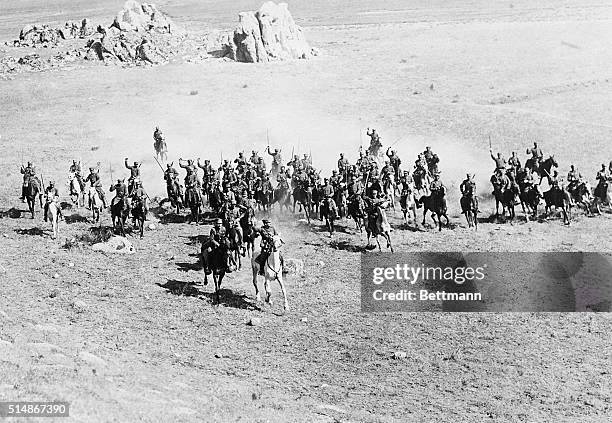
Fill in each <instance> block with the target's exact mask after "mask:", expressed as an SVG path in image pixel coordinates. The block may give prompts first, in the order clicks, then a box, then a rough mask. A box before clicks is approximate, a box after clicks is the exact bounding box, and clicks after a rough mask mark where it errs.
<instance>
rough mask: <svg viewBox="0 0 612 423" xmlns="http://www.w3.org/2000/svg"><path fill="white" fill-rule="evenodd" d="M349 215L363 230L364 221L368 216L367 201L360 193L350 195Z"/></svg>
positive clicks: (360, 230) (358, 227)
mask: <svg viewBox="0 0 612 423" xmlns="http://www.w3.org/2000/svg"><path fill="white" fill-rule="evenodd" d="M347 213H348V216H349V217H350V218H351V219H353V220H354V221H355V226H356V227H357V229H359V232H360V233H361V232H362V229H361V228H362V227H363V222H364V220H365V218H366V212H365V201H363V197H362V196H361V195H359V194H353V195H351V196H350V197H349V200H348V204H347Z"/></svg>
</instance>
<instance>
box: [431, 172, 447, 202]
mask: <svg viewBox="0 0 612 423" xmlns="http://www.w3.org/2000/svg"><path fill="white" fill-rule="evenodd" d="M429 191H430V192H431V195H439V196H441V197H442V196H444V194H445V193H446V187H445V186H444V184H443V183H442V181H441V180H440V172H436V173H434V175H433V181H431V184H429Z"/></svg>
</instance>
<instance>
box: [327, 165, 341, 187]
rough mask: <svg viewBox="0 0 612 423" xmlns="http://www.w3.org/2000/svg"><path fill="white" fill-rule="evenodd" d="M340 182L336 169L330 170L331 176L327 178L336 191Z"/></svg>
mask: <svg viewBox="0 0 612 423" xmlns="http://www.w3.org/2000/svg"><path fill="white" fill-rule="evenodd" d="M340 182H342V176H340V175H338V171H337V170H336V169H334V170H332V174H331V176H330V177H329V183H330V185H331V186H332V187H333V188H334V189H337V188H338V185H340Z"/></svg>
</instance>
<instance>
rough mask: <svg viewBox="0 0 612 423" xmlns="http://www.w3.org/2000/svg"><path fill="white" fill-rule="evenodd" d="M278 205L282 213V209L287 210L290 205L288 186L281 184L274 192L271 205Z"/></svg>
mask: <svg viewBox="0 0 612 423" xmlns="http://www.w3.org/2000/svg"><path fill="white" fill-rule="evenodd" d="M275 203H278V204H279V206H280V211H283V207H285V210H289V206H290V205H291V193H290V192H289V184H287V183H286V182H285V183H282V184H280V185H279V186H278V187H276V189H275V190H274V196H273V198H272V204H275Z"/></svg>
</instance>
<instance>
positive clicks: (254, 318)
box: [247, 317, 261, 326]
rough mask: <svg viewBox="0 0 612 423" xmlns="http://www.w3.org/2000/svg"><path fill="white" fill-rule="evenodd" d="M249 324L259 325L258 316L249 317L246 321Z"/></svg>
mask: <svg viewBox="0 0 612 423" xmlns="http://www.w3.org/2000/svg"><path fill="white" fill-rule="evenodd" d="M247 325H249V326H261V319H260V318H259V317H251V318H250V319H249V321H248V322H247Z"/></svg>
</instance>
